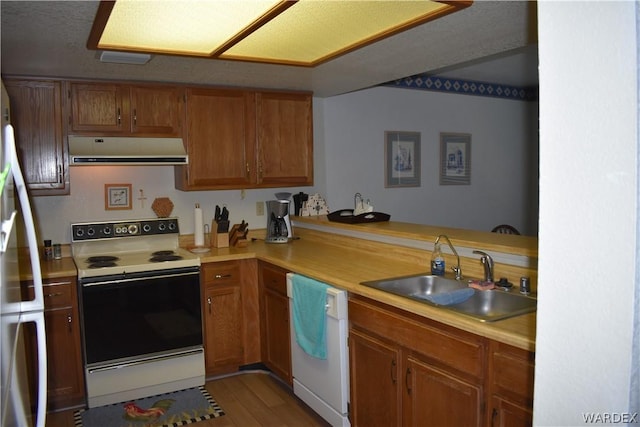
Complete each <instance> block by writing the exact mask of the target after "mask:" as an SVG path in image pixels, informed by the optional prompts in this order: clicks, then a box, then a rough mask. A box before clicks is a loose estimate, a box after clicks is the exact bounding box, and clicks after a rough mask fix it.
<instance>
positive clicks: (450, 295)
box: [361, 274, 537, 322]
mask: <svg viewBox="0 0 640 427" xmlns="http://www.w3.org/2000/svg"><path fill="white" fill-rule="evenodd" d="M361 284H362V285H365V286H369V287H371V288H375V289H379V290H382V291H385V292H389V293H392V294H395V295H399V296H402V297H405V298H410V299H413V300H416V301H420V302H422V303H425V304H430V305H433V306H436V307H441V308H443V309H446V310H452V311H455V312H457V313H460V314H463V315H466V316H470V317H472V318H474V319H476V320H479V321H481V322H493V321H496V320H502V319H507V318H509V317H514V316H519V315H521V314H525V313H531V312H533V311H535V310H536V308H537V301H536V300H535V299H534V298H530V297H526V296H523V295H520V294H517V293H509V292H505V291H502V290H497V289H496V290H488V291H479V290H475V292H471V291H470V290H469V289H468V283H467V282H465V281H458V280H454V279H448V278H445V277H442V276H433V275H428V274H419V275H413V276H401V277H392V278H389V279H382V280H373V281H367V282H362V283H361ZM512 292H517V291H512ZM459 298H462V299H464V301H462V302H458V301H460V299H459ZM441 301H448V302H447V303H441ZM451 302H453V303H451Z"/></svg>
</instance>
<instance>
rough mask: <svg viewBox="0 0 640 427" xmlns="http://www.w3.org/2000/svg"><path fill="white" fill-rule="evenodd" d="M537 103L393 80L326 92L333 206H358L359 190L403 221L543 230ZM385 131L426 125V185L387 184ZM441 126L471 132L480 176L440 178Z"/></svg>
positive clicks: (476, 171)
mask: <svg viewBox="0 0 640 427" xmlns="http://www.w3.org/2000/svg"><path fill="white" fill-rule="evenodd" d="M537 107H538V105H537V103H531V102H523V101H514V100H505V99H496V98H487V97H478V96H469V95H458V94H448V93H439V92H428V91H421V90H411V89H400V88H389V87H378V88H373V89H367V90H362V91H358V92H354V93H349V94H345V95H339V96H335V97H332V98H328V99H325V100H324V109H325V112H324V114H325V124H324V125H325V138H326V139H325V150H326V155H327V166H328V173H327V193H328V198H329V200H328V203H329V206H330V208H331V210H337V209H353V199H354V194H355V193H357V192H359V193H361V194H362V195H363V197H364V198H369V199H371V202H372V204H373V205H374V208H375V210H376V211H379V212H385V213H388V214H391V218H392V220H394V221H404V222H412V223H419V224H432V225H443V226H451V227H459V228H470V229H477V230H486V231H489V230H491V229H492V228H493V227H494V226H496V225H498V224H501V223H509V224H511V225H513V226H515V227H516V228H518V229H519V230H521V232H523V233H526V234H531V235H536V233H537V218H538V210H537V164H538V158H537V143H538V140H537V137H538V135H537V113H538V111H537ZM385 131H411V132H420V134H421V162H422V163H421V169H422V170H421V185H420V187H410V188H407V187H403V188H385V182H384V161H385V160H384V132H385ZM440 132H458V133H470V134H471V163H472V165H471V185H455V186H454V185H445V186H441V185H439V174H440V170H439V159H440ZM530 177H532V180H530ZM532 181H533V183H534V185H533V188H532V185H531V183H532Z"/></svg>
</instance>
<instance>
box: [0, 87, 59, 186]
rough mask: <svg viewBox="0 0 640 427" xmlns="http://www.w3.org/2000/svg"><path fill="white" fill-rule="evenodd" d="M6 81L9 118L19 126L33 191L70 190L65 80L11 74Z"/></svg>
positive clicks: (25, 170) (18, 136) (25, 171)
mask: <svg viewBox="0 0 640 427" xmlns="http://www.w3.org/2000/svg"><path fill="white" fill-rule="evenodd" d="M3 82H4V85H5V88H6V89H7V93H8V94H9V104H10V106H9V108H10V113H9V114H10V117H9V121H10V122H11V124H12V125H13V127H14V129H15V136H16V146H17V149H18V155H19V157H20V163H21V166H22V173H23V175H24V179H25V181H26V183H27V186H28V187H29V190H30V194H31V195H33V196H42V195H63V194H69V169H68V155H67V144H66V143H65V140H64V136H63V135H64V134H63V120H62V117H63V115H62V100H61V98H62V83H61V82H60V81H55V80H32V79H11V78H9V79H4V80H3ZM3 114H4V113H3Z"/></svg>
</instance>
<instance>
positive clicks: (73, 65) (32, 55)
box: [0, 0, 538, 97]
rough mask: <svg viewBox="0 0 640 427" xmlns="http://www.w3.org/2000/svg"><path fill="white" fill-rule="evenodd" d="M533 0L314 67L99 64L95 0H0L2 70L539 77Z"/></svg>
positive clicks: (505, 80)
mask: <svg viewBox="0 0 640 427" xmlns="http://www.w3.org/2000/svg"><path fill="white" fill-rule="evenodd" d="M532 5H533V8H534V9H535V3H530V2H526V1H482V0H479V1H476V2H475V3H473V5H472V6H470V7H468V8H467V9H464V10H463V11H461V12H457V13H454V14H452V15H448V16H445V17H444V18H440V19H438V20H436V21H433V22H430V23H426V24H424V25H422V26H419V27H416V28H413V29H411V30H408V31H406V32H403V33H401V34H397V35H395V36H393V37H390V38H387V39H384V40H381V41H379V42H377V43H374V44H372V45H369V46H366V47H364V48H362V49H360V50H357V51H354V52H351V53H349V54H346V55H343V56H341V57H339V58H336V59H334V60H332V61H329V62H327V63H324V64H322V65H319V66H317V67H315V68H303V67H293V66H283V65H271V64H258V63H248V62H238V61H222V60H211V59H200V58H186V57H172V56H161V55H157V56H155V57H153V59H152V60H151V61H150V62H149V63H148V64H147V65H122V64H105V63H101V62H100V61H99V60H98V56H99V54H98V52H96V51H92V50H88V49H87V48H86V47H85V44H86V42H87V37H88V35H89V31H90V29H91V25H92V23H93V19H94V16H95V12H96V10H97V7H98V2H96V1H33V2H32V1H6V0H2V1H1V2H0V15H1V19H2V22H1V28H0V31H1V33H0V34H1V35H0V37H1V43H2V51H1V56H0V60H1V63H2V74H3V75H8V74H12V75H13V74H18V75H34V76H55V77H69V78H93V79H114V80H138V81H159V82H182V83H193V84H208V85H216V86H235V87H257V88H267V89H272V88H273V89H292V90H309V91H313V92H314V94H315V95H316V96H319V97H327V96H332V95H337V94H341V93H346V92H351V91H354V90H358V89H363V88H367V87H371V86H375V85H378V84H381V83H384V82H388V81H391V80H395V79H398V78H402V77H406V76H410V75H414V74H423V73H429V74H434V75H441V76H446V77H451V78H457V79H467V80H476V81H483V82H489V83H499V84H507V85H513V86H535V85H537V83H538V67H537V64H538V60H537V58H538V56H537V44H536V41H535V40H533V41H532V40H530V39H529V37H528V35H529V33H530V31H529V28H528V25H530V24H529V23H530V22H534V24H533V25H535V19H534V18H532V17H531V16H530V14H531V9H532Z"/></svg>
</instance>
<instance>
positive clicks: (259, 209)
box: [256, 202, 264, 216]
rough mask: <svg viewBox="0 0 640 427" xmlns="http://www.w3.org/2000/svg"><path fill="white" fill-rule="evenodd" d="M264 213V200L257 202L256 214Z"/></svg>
mask: <svg viewBox="0 0 640 427" xmlns="http://www.w3.org/2000/svg"><path fill="white" fill-rule="evenodd" d="M263 215H264V202H256V216H263Z"/></svg>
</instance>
